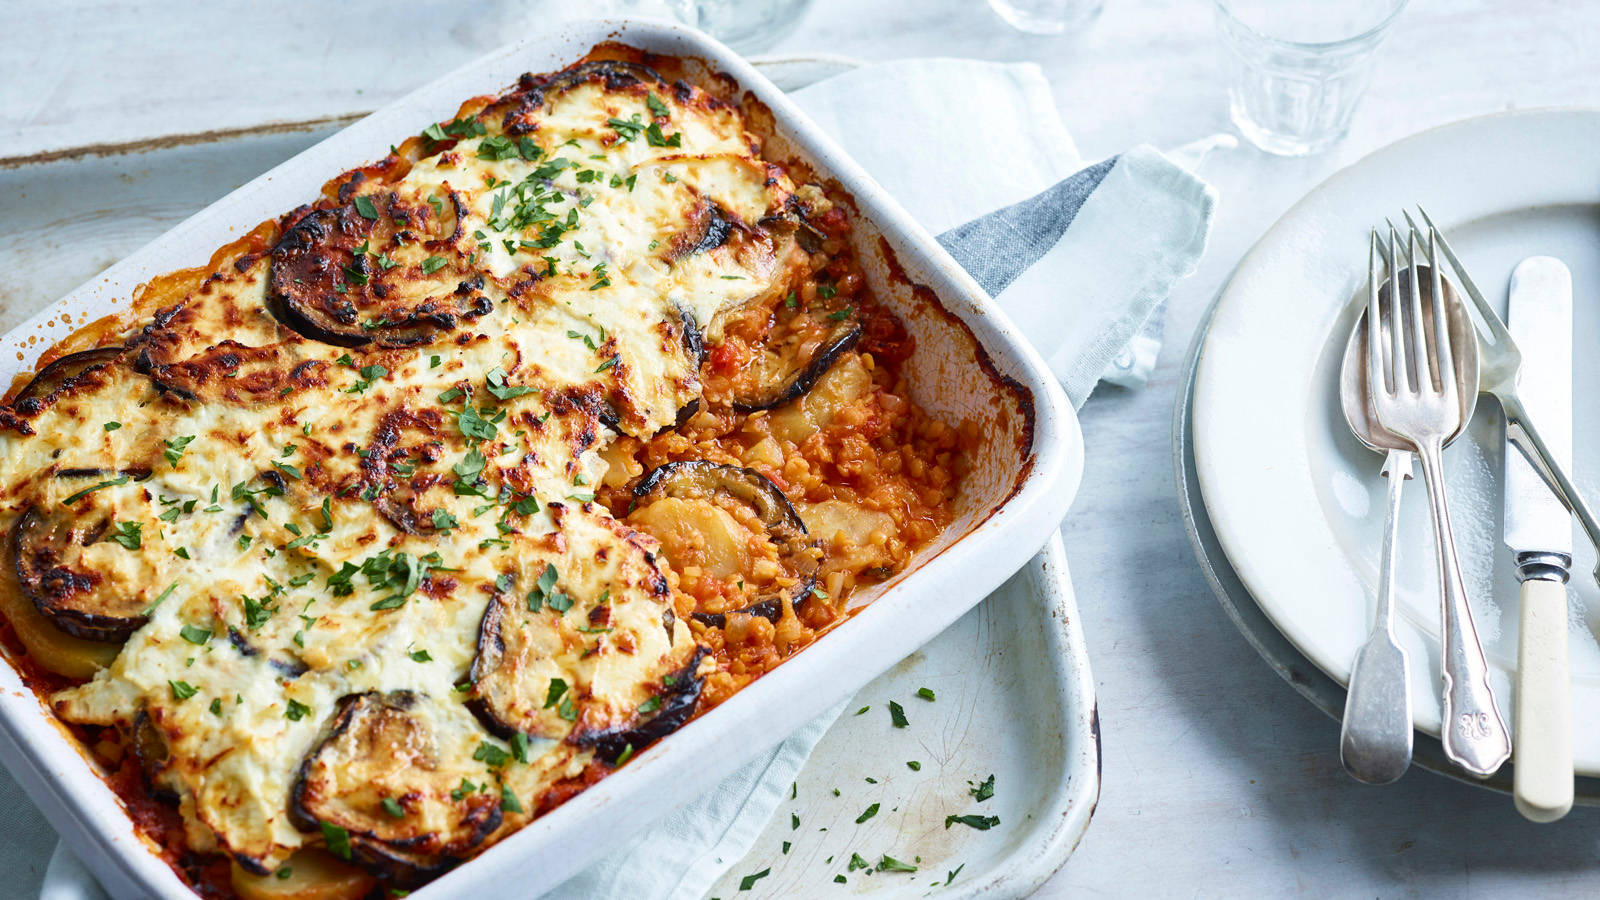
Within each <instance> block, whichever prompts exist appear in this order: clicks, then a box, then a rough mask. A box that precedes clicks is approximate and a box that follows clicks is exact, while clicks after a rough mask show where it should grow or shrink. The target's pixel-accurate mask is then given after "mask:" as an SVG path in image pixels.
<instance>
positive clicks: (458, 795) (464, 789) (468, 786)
mask: <svg viewBox="0 0 1600 900" xmlns="http://www.w3.org/2000/svg"><path fill="white" fill-rule="evenodd" d="M477 790H478V786H477V785H475V784H473V783H472V782H470V781H468V780H466V779H465V778H463V779H461V784H459V785H457V786H456V789H455V790H453V791H451V792H450V799H451V800H454V801H456V802H457V803H460V802H461V800H462V798H464V797H466V796H468V795H469V794H473V793H476V792H477Z"/></svg>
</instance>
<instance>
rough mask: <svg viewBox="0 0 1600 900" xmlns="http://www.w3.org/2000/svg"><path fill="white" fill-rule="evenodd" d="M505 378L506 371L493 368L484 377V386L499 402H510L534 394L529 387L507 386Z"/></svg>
mask: <svg viewBox="0 0 1600 900" xmlns="http://www.w3.org/2000/svg"><path fill="white" fill-rule="evenodd" d="M506 378H507V375H506V370H505V369H502V368H500V367H499V366H495V367H494V368H492V369H490V370H489V373H488V374H487V375H485V376H484V386H485V387H486V388H488V390H489V393H491V394H493V395H494V396H495V398H496V399H499V400H510V399H512V398H514V397H521V396H522V395H524V394H531V393H533V392H534V388H531V387H526V386H522V385H511V384H507V383H506Z"/></svg>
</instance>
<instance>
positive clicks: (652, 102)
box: [644, 93, 672, 119]
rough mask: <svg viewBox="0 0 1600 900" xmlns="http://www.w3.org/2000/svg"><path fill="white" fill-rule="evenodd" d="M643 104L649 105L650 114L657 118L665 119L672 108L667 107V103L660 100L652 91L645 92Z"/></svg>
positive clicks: (670, 113)
mask: <svg viewBox="0 0 1600 900" xmlns="http://www.w3.org/2000/svg"><path fill="white" fill-rule="evenodd" d="M644 105H645V106H648V107H650V114H651V115H653V116H656V117H657V118H661V119H665V118H667V117H668V116H670V115H672V110H670V109H668V108H667V105H666V104H665V103H662V102H661V98H660V97H657V96H656V95H655V94H654V93H649V94H645V96H644Z"/></svg>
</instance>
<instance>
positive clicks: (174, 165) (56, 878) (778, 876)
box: [0, 54, 1100, 900]
mask: <svg viewBox="0 0 1600 900" xmlns="http://www.w3.org/2000/svg"><path fill="white" fill-rule="evenodd" d="M751 62H752V63H753V64H754V66H755V67H756V69H757V70H758V71H760V72H761V73H762V74H763V75H766V76H767V77H768V78H769V79H770V80H771V81H772V82H773V83H774V84H776V85H777V86H778V87H780V88H782V89H783V90H785V91H792V90H797V89H799V88H802V87H805V86H807V85H809V84H812V83H815V82H816V81H819V80H821V79H823V78H827V77H830V76H833V75H837V74H840V73H842V72H845V71H848V70H850V69H853V68H856V67H857V66H859V65H861V63H860V62H859V61H857V60H853V59H850V58H847V57H841V56H834V55H827V54H806V55H785V56H766V57H756V58H753V59H752V60H751ZM333 131H334V129H333V128H332V127H329V126H321V127H308V128H304V129H300V130H296V131H290V130H286V129H283V128H281V127H278V126H268V127H263V128H260V129H253V130H245V131H242V132H240V133H238V134H233V135H228V136H225V137H219V138H218V139H216V140H213V141H209V142H205V143H204V144H203V145H200V146H196V147H167V148H163V149H161V150H157V151H153V152H141V151H137V150H136V149H134V148H133V147H130V148H126V149H124V150H123V151H121V152H118V153H115V154H99V155H90V154H79V153H69V154H66V155H65V156H64V157H63V158H61V159H57V160H54V161H52V162H50V163H49V164H48V165H34V166H27V167H23V168H20V169H12V170H9V171H0V271H4V272H8V273H13V275H12V276H9V277H7V278H6V279H5V281H4V284H3V285H0V298H3V300H0V330H4V329H5V328H6V327H7V325H8V324H14V323H15V322H18V321H21V319H23V318H25V317H26V316H27V315H29V314H31V313H32V312H34V311H36V310H37V309H39V308H41V307H43V306H45V305H47V304H48V303H49V301H50V300H51V299H52V298H54V297H57V296H60V295H61V294H63V293H65V292H66V291H67V290H68V289H69V288H70V287H71V286H72V285H76V284H80V283H82V282H83V281H85V280H86V279H88V278H90V277H91V276H93V275H94V274H95V273H96V272H98V271H99V270H100V269H102V268H104V267H105V265H106V264H107V263H108V262H110V261H113V260H116V259H119V258H121V257H122V256H125V255H127V254H128V253H129V252H132V251H133V250H134V249H137V247H139V246H141V245H143V244H144V243H146V242H147V241H149V240H150V239H152V238H154V237H156V236H157V235H159V234H161V233H162V232H164V231H166V230H167V229H168V228H169V227H171V226H172V225H175V224H177V223H178V222H180V221H182V220H183V219H184V218H186V217H187V216H188V215H189V214H190V213H192V212H193V211H194V210H196V209H199V208H201V207H203V206H205V205H206V204H207V203H208V202H210V201H211V200H212V199H214V198H215V197H216V196H218V195H220V194H221V193H223V192H225V191H227V190H229V189H231V188H233V187H236V186H238V185H239V184H241V183H243V182H244V181H246V180H248V179H249V178H251V177H253V176H254V175H255V174H256V173H258V172H260V171H263V170H265V169H268V168H271V167H272V166H274V165H276V164H277V163H279V162H281V161H282V160H284V159H286V158H288V157H290V156H293V155H294V154H295V153H297V152H299V151H300V150H303V149H305V148H306V147H308V146H310V145H311V144H314V143H316V142H317V141H318V140H321V139H322V138H324V137H327V136H328V135H329V134H332V133H333ZM22 203H30V204H33V203H36V204H37V205H34V206H33V207H32V208H33V209H34V215H33V216H32V217H31V218H24V217H23V216H22V215H21V214H20V213H21V210H20V206H21V204H22ZM13 205H16V206H17V209H16V210H15V211H14V212H13V210H12V209H11V207H12V206H13ZM46 261H48V264H46ZM8 319H9V321H8ZM1041 624H1043V625H1044V626H1045V627H1043V628H1041V627H1040V625H1041ZM925 686H926V687H931V688H932V689H933V690H934V691H935V692H936V695H937V696H938V698H939V699H938V701H937V702H935V703H931V704H930V703H917V704H911V705H910V710H909V711H910V712H911V713H913V714H914V715H915V718H914V721H913V723H912V730H911V731H910V732H903V731H898V730H895V729H892V728H889V727H886V725H885V720H884V718H883V716H884V712H883V710H884V708H885V704H886V702H887V701H888V700H891V699H894V700H898V701H899V702H900V703H902V705H905V704H906V702H907V700H908V699H909V698H911V697H914V696H915V695H916V691H917V689H918V688H921V687H925ZM860 706H871V707H872V709H873V710H876V711H877V713H878V716H877V717H873V716H871V715H870V712H869V715H868V716H867V717H866V718H861V717H856V716H854V715H846V716H844V717H842V718H841V719H840V720H839V721H837V722H836V723H835V724H834V726H833V727H832V728H831V729H830V730H829V732H828V733H827V735H826V736H825V737H824V738H823V740H822V741H821V743H819V744H818V746H817V749H816V750H815V751H814V752H813V754H812V756H811V758H810V759H809V760H808V761H807V763H806V765H805V767H804V769H802V771H801V773H800V776H799V779H798V785H799V788H798V789H797V792H796V795H797V796H796V799H795V801H794V802H792V803H789V804H786V805H785V806H784V807H783V808H781V809H779V810H778V811H776V812H775V813H774V815H773V818H772V822H771V827H769V828H768V829H767V831H766V832H764V833H763V834H762V835H761V836H760V838H758V839H757V841H756V842H755V844H754V845H753V846H752V849H751V851H750V853H749V854H748V855H747V856H746V857H745V858H744V859H742V860H740V861H738V862H737V863H735V864H733V865H732V866H731V867H730V868H729V869H728V875H727V877H726V878H724V879H723V881H722V882H719V883H718V884H717V885H715V887H714V889H713V890H712V891H711V896H730V895H733V894H735V893H736V892H737V889H738V881H739V879H740V878H741V877H742V876H743V875H744V874H748V873H751V872H757V871H760V870H761V869H764V868H769V867H770V868H771V869H772V872H773V874H772V876H771V878H770V880H767V881H765V882H764V883H767V884H770V885H772V887H773V888H774V889H775V890H776V889H778V888H780V887H781V888H783V889H784V890H787V891H790V892H804V891H805V890H806V889H808V888H810V889H817V888H818V886H819V885H821V884H825V885H826V886H827V887H829V888H831V889H834V890H841V891H843V889H842V888H840V887H839V886H838V885H835V884H833V883H832V882H831V879H832V877H833V875H834V874H835V873H836V872H837V871H838V870H840V869H842V868H843V867H844V865H845V861H848V860H849V858H850V853H852V852H856V851H855V850H849V849H845V848H846V847H848V846H855V847H856V848H859V847H861V846H863V845H864V843H863V842H864V841H867V840H872V841H874V842H875V843H876V845H877V846H880V847H882V848H883V849H882V852H885V853H888V854H889V855H892V856H896V858H901V856H902V855H904V858H906V859H912V858H914V857H916V856H920V857H921V858H922V862H921V870H922V871H924V872H927V873H929V874H928V875H926V876H923V878H922V879H921V880H919V879H917V878H896V877H889V878H865V877H863V878H857V879H854V880H852V881H850V882H849V884H850V885H851V887H850V888H849V893H850V894H851V895H859V894H866V893H869V892H870V893H871V895H872V896H874V897H885V898H892V897H898V896H906V897H911V896H921V895H922V894H923V893H924V892H925V889H926V888H927V887H928V886H929V885H928V884H926V883H925V882H926V881H928V880H931V879H932V877H933V876H938V880H939V881H940V883H941V885H942V884H943V881H944V878H945V877H946V874H947V873H948V872H949V871H951V870H954V869H955V868H956V867H957V866H961V867H962V869H961V872H960V874H958V875H957V876H956V877H955V878H954V879H953V880H952V882H951V884H950V885H949V886H948V887H943V889H942V890H941V891H940V895H941V896H942V897H946V898H968V897H975V896H979V895H982V896H986V897H1020V896H1023V895H1026V894H1028V893H1030V892H1031V891H1033V890H1034V889H1035V888H1037V887H1038V886H1039V885H1040V884H1041V883H1043V882H1044V880H1045V879H1047V878H1048V877H1049V876H1050V874H1051V873H1053V872H1054V871H1056V870H1057V869H1059V868H1060V867H1061V866H1062V864H1064V863H1065V862H1066V860H1067V858H1068V857H1069V856H1070V855H1071V853H1072V851H1073V849H1074V848H1075V847H1076V846H1077V843H1078V840H1079V839H1080V838H1081V837H1082V835H1083V833H1084V831H1085V829H1087V828H1088V825H1089V821H1090V817H1091V815H1092V814H1093V812H1094V808H1095V804H1096V801H1097V798H1098V795H1099V787H1100V753H1099V750H1100V746H1099V744H1100V735H1099V728H1098V720H1097V718H1096V714H1095V709H1096V707H1095V693H1094V683H1093V681H1092V679H1091V678H1090V673H1089V662H1088V656H1087V653H1086V651H1085V648H1084V641H1083V634H1082V631H1081V630H1080V626H1079V623H1078V615H1077V607H1076V604H1075V602H1074V599H1073V593H1072V584H1071V580H1070V578H1069V574H1068V570H1067V561H1066V557H1065V553H1064V551H1063V549H1062V546H1061V538H1060V536H1059V535H1057V536H1055V537H1052V538H1051V539H1050V542H1049V543H1048V544H1046V545H1045V549H1044V550H1042V551H1041V552H1040V553H1039V554H1038V555H1037V556H1035V557H1033V559H1031V560H1029V561H1028V564H1027V565H1026V566H1025V567H1024V568H1023V569H1022V571H1021V572H1019V573H1017V574H1016V575H1014V576H1012V578H1011V579H1010V580H1009V581H1007V582H1006V583H1005V584H1004V585H1002V586H1001V587H1000V589H999V590H997V591H995V592H994V593H993V594H991V595H990V596H989V597H988V598H987V599H986V600H984V602H983V603H981V604H980V605H979V606H978V607H977V608H975V609H973V610H972V611H971V612H969V613H967V614H966V615H965V616H963V617H962V618H961V620H960V621H958V622H957V623H956V624H954V625H952V626H950V628H949V629H947V630H946V631H945V632H944V633H942V634H940V635H939V636H938V637H936V638H934V639H933V640H932V641H931V642H930V643H928V644H927V645H926V646H924V647H923V648H922V649H921V650H920V651H918V652H917V653H914V654H913V655H912V656H911V657H908V658H907V659H906V660H904V661H903V662H902V663H901V664H899V665H896V666H895V667H894V668H893V669H891V670H890V671H889V672H886V673H884V674H883V675H881V676H879V677H878V679H876V680H875V681H873V682H872V683H871V684H868V685H867V686H866V687H864V688H862V690H861V692H860V693H859V694H858V695H857V701H856V703H854V704H852V705H851V706H850V707H849V711H850V712H852V713H853V712H854V711H855V710H856V709H858V708H860ZM913 756H915V757H920V758H919V759H918V761H919V762H920V763H921V766H922V768H921V770H920V771H919V772H913V771H911V770H910V769H909V768H908V767H906V765H905V762H906V760H907V759H910V758H913ZM989 774H994V775H995V776H996V784H997V785H998V787H997V790H996V800H995V802H998V803H1005V804H1006V806H1005V807H1004V812H1003V813H1001V812H998V810H999V809H1000V807H997V808H996V809H997V812H995V813H993V814H999V815H1002V816H1003V818H1004V820H1005V821H1004V827H1002V828H998V829H994V830H991V831H989V832H976V831H972V830H970V829H965V828H963V829H960V830H954V829H952V830H950V831H945V830H944V827H943V825H944V822H943V819H944V816H945V815H948V814H949V813H950V812H951V811H953V810H957V809H964V808H965V807H964V806H963V804H970V797H969V796H968V795H967V781H969V780H972V779H976V778H984V777H987V775H989ZM867 778H875V779H878V781H879V783H880V784H882V785H883V788H882V789H881V790H878V791H877V792H876V793H874V794H871V795H870V796H871V797H872V798H874V799H883V800H886V801H888V802H889V803H890V805H891V806H898V807H899V809H900V811H891V812H888V813H880V814H879V817H877V818H876V819H875V820H874V821H873V822H871V823H868V825H869V826H870V828H868V827H867V826H855V825H854V824H853V817H854V816H855V815H857V814H858V812H859V811H858V810H856V809H855V806H859V805H861V804H863V803H868V802H872V800H870V799H866V798H868V797H869V794H868V793H866V792H867V791H868V790H872V789H871V787H870V785H869V783H868V782H866V781H865V779H867ZM834 787H840V788H841V797H840V798H834V797H833V795H832V789H833V788H834ZM841 810H842V811H845V812H849V813H850V816H849V817H843V820H842V821H836V820H839V819H840V818H841V816H840V811H841ZM983 811H984V812H985V813H986V814H989V813H990V811H989V810H987V809H985V810H983ZM790 814H794V815H797V816H799V817H800V819H801V821H802V822H804V823H806V824H807V827H806V828H805V830H804V832H803V833H801V834H800V835H799V836H798V838H797V836H796V834H795V833H794V832H795V829H793V828H791V826H790V822H791V820H790V818H789V815H790ZM824 825H826V827H828V829H829V830H828V831H827V832H818V831H816V828H819V827H824ZM891 830H892V832H893V833H894V834H906V835H909V836H912V837H908V838H907V839H905V840H899V839H892V838H893V836H892V834H891V833H890V832H891ZM858 832H859V833H858ZM784 841H789V842H790V843H791V845H792V847H793V849H792V851H791V853H789V854H784V853H783V852H782V850H781V848H782V844H783V842H784ZM829 857H834V859H835V862H836V863H838V865H833V864H830V863H828V862H827V859H828V858H829ZM874 860H876V857H874ZM819 879H820V881H819ZM41 896H47V897H51V898H53V900H66V898H71V900H104V898H105V893H104V892H103V891H101V890H100V888H99V886H98V885H97V884H95V883H94V882H93V880H92V877H91V876H90V875H89V872H88V870H87V869H85V868H84V867H83V864H82V863H81V862H80V861H79V860H77V858H76V857H74V856H73V855H72V854H71V853H69V852H68V851H67V850H66V847H65V845H63V844H59V843H58V844H57V845H56V851H55V854H54V855H53V856H52V858H51V860H50V864H49V866H48V868H47V870H46V872H45V876H44V883H43V885H42V889H41Z"/></svg>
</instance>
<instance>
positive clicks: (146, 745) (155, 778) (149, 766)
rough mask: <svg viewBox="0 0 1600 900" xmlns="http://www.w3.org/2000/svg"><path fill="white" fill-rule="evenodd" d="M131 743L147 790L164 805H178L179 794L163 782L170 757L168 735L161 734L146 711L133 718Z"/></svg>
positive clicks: (141, 711)
mask: <svg viewBox="0 0 1600 900" xmlns="http://www.w3.org/2000/svg"><path fill="white" fill-rule="evenodd" d="M129 743H130V744H132V745H133V758H134V759H135V760H137V761H138V763H139V773H140V774H141V775H142V776H144V786H145V789H146V790H148V791H149V792H150V795H151V796H152V797H155V798H156V799H157V800H160V801H161V802H163V803H177V802H178V794H177V792H176V791H174V790H172V788H170V787H168V786H167V785H165V784H164V783H162V781H161V774H162V773H163V772H165V771H166V769H167V760H168V757H169V755H170V752H169V750H168V748H167V738H166V735H164V734H162V733H161V729H159V728H157V727H156V723H154V722H152V721H150V714H149V713H147V712H145V711H144V710H140V711H139V714H138V715H136V716H134V717H133V736H132V740H131V741H129Z"/></svg>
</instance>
